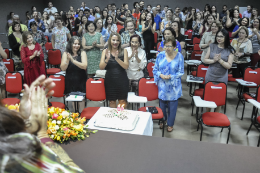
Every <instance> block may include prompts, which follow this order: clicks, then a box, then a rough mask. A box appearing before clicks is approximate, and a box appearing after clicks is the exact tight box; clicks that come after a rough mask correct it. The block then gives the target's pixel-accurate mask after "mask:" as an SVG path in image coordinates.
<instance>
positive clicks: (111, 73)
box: [105, 55, 129, 100]
mask: <svg viewBox="0 0 260 173" xmlns="http://www.w3.org/2000/svg"><path fill="white" fill-rule="evenodd" d="M118 58H119V59H120V60H122V61H124V56H123V55H122V56H119V57H118ZM105 70H107V72H106V76H105V90H106V98H107V100H117V99H118V100H126V99H127V93H128V88H129V81H128V77H127V74H126V70H125V69H124V68H123V67H121V66H120V65H119V64H118V62H117V61H116V60H115V57H114V56H113V55H111V58H110V59H109V61H108V63H107V66H106V68H105Z"/></svg>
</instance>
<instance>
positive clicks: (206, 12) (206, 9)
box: [203, 4, 211, 19]
mask: <svg viewBox="0 0 260 173" xmlns="http://www.w3.org/2000/svg"><path fill="white" fill-rule="evenodd" d="M209 14H211V8H210V5H209V4H206V5H205V7H204V11H203V16H204V19H205V17H206V16H207V15H209Z"/></svg>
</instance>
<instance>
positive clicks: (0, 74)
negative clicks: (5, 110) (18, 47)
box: [0, 42, 8, 99]
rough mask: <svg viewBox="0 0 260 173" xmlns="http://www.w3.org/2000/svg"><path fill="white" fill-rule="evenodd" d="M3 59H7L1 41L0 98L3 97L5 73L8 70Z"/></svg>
mask: <svg viewBox="0 0 260 173" xmlns="http://www.w3.org/2000/svg"><path fill="white" fill-rule="evenodd" d="M3 59H7V54H6V53H5V51H4V49H3V47H2V43H1V42H0V92H1V95H0V96H1V99H4V98H5V75H6V73H7V72H8V69H7V68H6V66H5V64H4V62H3Z"/></svg>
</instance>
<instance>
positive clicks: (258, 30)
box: [248, 18, 260, 67]
mask: <svg viewBox="0 0 260 173" xmlns="http://www.w3.org/2000/svg"><path fill="white" fill-rule="evenodd" d="M259 22H260V19H258V18H257V19H254V22H253V25H252V26H251V28H249V36H248V38H249V39H250V40H251V42H252V46H253V52H252V55H251V66H253V67H255V66H256V64H257V63H258V67H260V63H259V61H260V56H259V54H258V53H257V52H258V51H259V50H260V25H259Z"/></svg>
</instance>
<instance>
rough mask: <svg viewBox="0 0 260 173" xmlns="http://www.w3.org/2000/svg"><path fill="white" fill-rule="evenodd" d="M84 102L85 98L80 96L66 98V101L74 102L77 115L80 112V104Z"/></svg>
mask: <svg viewBox="0 0 260 173" xmlns="http://www.w3.org/2000/svg"><path fill="white" fill-rule="evenodd" d="M83 100H84V96H78V95H69V96H68V97H66V99H65V101H67V102H74V106H75V110H74V111H75V113H77V112H79V105H78V103H79V102H82V101H83Z"/></svg>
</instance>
